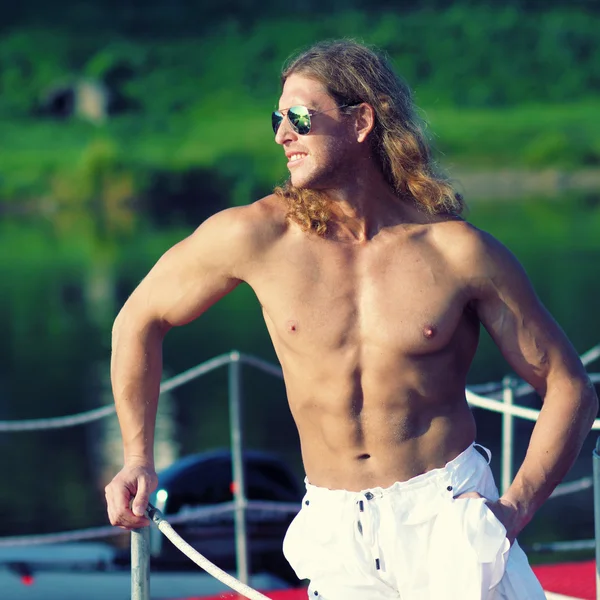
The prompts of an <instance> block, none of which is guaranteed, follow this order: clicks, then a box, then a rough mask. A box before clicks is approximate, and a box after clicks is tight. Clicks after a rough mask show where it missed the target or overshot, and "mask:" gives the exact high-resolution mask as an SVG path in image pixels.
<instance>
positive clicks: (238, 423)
mask: <svg viewBox="0 0 600 600" xmlns="http://www.w3.org/2000/svg"><path fill="white" fill-rule="evenodd" d="M230 357H231V362H230V363H229V422H230V429H231V463H232V470H233V502H234V505H235V512H234V517H235V551H236V559H237V578H238V579H239V580H240V581H241V582H242V583H245V584H248V573H249V570H250V568H249V559H248V543H247V536H246V486H245V483H244V462H243V455H242V446H243V436H242V406H241V405H242V385H241V383H242V382H241V372H240V371H241V366H242V364H241V362H240V358H241V357H240V353H239V352H237V351H235V350H234V351H233V352H231V354H230Z"/></svg>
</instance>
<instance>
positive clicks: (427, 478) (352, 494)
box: [304, 443, 492, 500]
mask: <svg viewBox="0 0 600 600" xmlns="http://www.w3.org/2000/svg"><path fill="white" fill-rule="evenodd" d="M476 447H479V448H481V449H482V450H483V451H484V452H485V453H486V455H487V463H488V464H489V463H490V461H491V459H492V453H491V452H490V451H489V450H488V449H487V448H485V447H484V446H482V445H481V444H475V443H473V444H471V445H470V446H469V447H468V448H466V449H465V450H463V451H462V452H461V453H460V454H459V455H458V456H456V457H455V458H453V459H452V460H450V461H448V462H447V463H446V464H445V465H444V466H443V467H438V468H436V469H431V470H430V471H427V472H426V473H421V474H420V475H416V476H415V477H411V478H410V479H407V480H406V481H396V482H395V483H393V484H392V485H390V486H389V487H385V488H382V487H371V488H366V489H364V490H360V491H349V490H344V489H329V488H324V487H319V486H316V485H313V484H312V483H310V482H309V481H308V477H306V478H305V479H304V483H305V485H306V490H307V493H309V494H310V496H312V497H319V496H323V497H325V496H326V497H327V498H329V499H334V498H337V499H339V500H342V499H344V498H345V497H348V498H356V497H357V496H358V495H373V496H378V497H382V496H385V495H387V494H393V493H397V492H407V491H412V490H416V489H418V488H420V487H422V486H425V485H429V484H431V483H434V482H436V481H437V480H444V481H445V480H447V479H448V477H449V476H451V475H452V474H453V473H455V472H456V471H458V470H460V469H462V468H464V467H465V466H466V465H468V464H469V463H470V462H472V461H473V460H485V458H484V457H483V456H482V454H480V453H479V452H478V451H477V450H476Z"/></svg>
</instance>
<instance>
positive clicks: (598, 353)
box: [580, 344, 600, 367]
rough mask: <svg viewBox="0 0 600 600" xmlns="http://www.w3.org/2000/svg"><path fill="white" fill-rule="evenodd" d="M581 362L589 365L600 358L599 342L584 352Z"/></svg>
mask: <svg viewBox="0 0 600 600" xmlns="http://www.w3.org/2000/svg"><path fill="white" fill-rule="evenodd" d="M580 358H581V362H582V363H583V364H584V365H585V366H586V367H587V366H588V365H589V364H590V363H591V362H594V361H595V360H596V359H597V358H600V344H597V345H596V346H594V347H593V348H590V349H589V350H588V351H587V352H584V353H583V354H582V355H581V356H580Z"/></svg>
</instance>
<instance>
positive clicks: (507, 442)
mask: <svg viewBox="0 0 600 600" xmlns="http://www.w3.org/2000/svg"><path fill="white" fill-rule="evenodd" d="M502 401H503V402H504V404H505V406H512V404H513V402H514V383H513V380H512V378H511V377H509V376H507V377H505V378H504V379H503V380H502ZM513 440H514V417H513V415H511V414H509V413H508V412H504V413H503V414H502V474H501V477H500V493H501V494H504V492H506V490H507V489H508V487H509V486H510V484H511V483H512V479H513V451H514V448H513Z"/></svg>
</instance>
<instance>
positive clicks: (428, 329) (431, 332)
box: [423, 325, 436, 340]
mask: <svg viewBox="0 0 600 600" xmlns="http://www.w3.org/2000/svg"><path fill="white" fill-rule="evenodd" d="M435 334H436V331H435V327H434V326H433V325H426V326H425V327H424V328H423V336H424V337H426V338H427V339H428V340H430V339H431V338H433V337H434V336H435Z"/></svg>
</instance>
